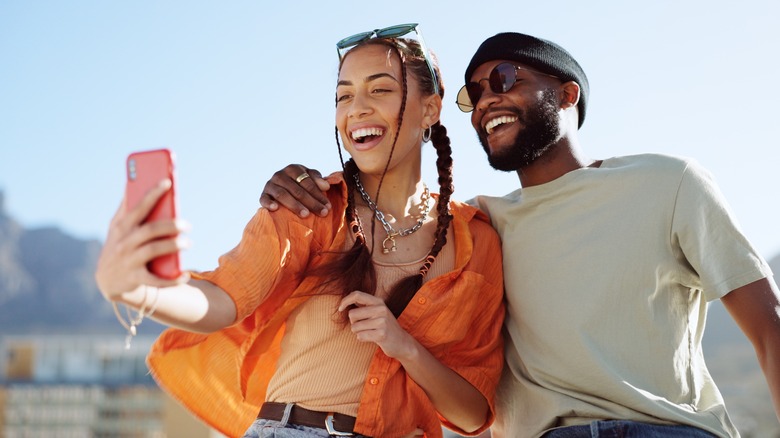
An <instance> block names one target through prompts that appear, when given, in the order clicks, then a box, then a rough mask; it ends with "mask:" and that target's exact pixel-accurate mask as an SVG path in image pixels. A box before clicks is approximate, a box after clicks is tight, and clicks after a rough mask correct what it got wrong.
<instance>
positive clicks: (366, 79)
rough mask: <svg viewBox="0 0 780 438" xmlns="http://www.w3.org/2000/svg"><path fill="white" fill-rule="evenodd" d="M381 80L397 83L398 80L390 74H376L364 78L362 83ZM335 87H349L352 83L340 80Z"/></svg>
mask: <svg viewBox="0 0 780 438" xmlns="http://www.w3.org/2000/svg"><path fill="white" fill-rule="evenodd" d="M381 78H390V79H392V80H393V81H394V82H398V79H396V78H395V76H393V75H391V74H390V73H376V74H373V75H370V76H367V77H366V78H365V79H364V80H363V82H371V81H375V80H377V79H381ZM336 85H337V86H342V85H343V86H349V85H352V81H348V80H345V79H342V80H340V81H338V82H337V83H336Z"/></svg>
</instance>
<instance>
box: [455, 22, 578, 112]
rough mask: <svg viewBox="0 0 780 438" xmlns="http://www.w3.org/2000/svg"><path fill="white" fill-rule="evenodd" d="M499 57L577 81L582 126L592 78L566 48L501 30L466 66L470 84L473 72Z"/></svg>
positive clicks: (478, 50) (480, 47) (489, 39)
mask: <svg viewBox="0 0 780 438" xmlns="http://www.w3.org/2000/svg"><path fill="white" fill-rule="evenodd" d="M499 59H503V60H507V61H515V62H519V63H521V64H524V65H527V66H529V67H532V68H534V69H536V70H538V71H540V72H542V73H547V74H550V75H553V76H557V77H558V78H560V79H561V80H563V81H564V82H568V81H574V82H576V83H577V85H579V86H580V102H579V103H578V104H577V109H578V114H579V125H578V126H582V122H583V121H584V120H585V108H586V107H587V104H588V89H589V87H588V77H587V76H585V72H584V71H582V67H580V65H579V64H578V63H577V61H576V60H575V59H574V58H573V57H572V56H571V55H570V54H569V52H567V51H566V50H565V49H564V48H563V47H561V46H559V45H557V44H555V43H553V42H552V41H547V40H543V39H541V38H536V37H532V36H530V35H524V34H522V33H515V32H506V33H499V34H497V35H495V36H492V37H490V38H488V39H486V40H485V42H484V43H482V45H481V46H479V49H477V53H475V54H474V57H472V58H471V62H470V63H469V66H468V67H467V68H466V75H465V77H466V83H468V82H469V81H471V75H472V74H474V70H476V69H477V67H479V66H480V65H481V64H484V63H485V62H488V61H495V60H499ZM475 103H476V102H475Z"/></svg>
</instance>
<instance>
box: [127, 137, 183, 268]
mask: <svg viewBox="0 0 780 438" xmlns="http://www.w3.org/2000/svg"><path fill="white" fill-rule="evenodd" d="M174 158H175V157H174V154H173V152H171V151H170V150H168V149H156V150H150V151H141V152H133V153H131V154H130V155H129V156H128V157H127V166H126V167H127V183H126V185H125V198H126V200H127V208H128V209H130V208H134V207H135V206H136V205H138V203H139V202H141V200H142V199H143V197H144V196H146V194H147V193H149V190H151V189H152V188H153V187H155V186H156V185H157V184H159V183H160V181H162V180H164V179H166V178H167V179H170V180H171V183H172V185H171V189H170V190H168V191H167V192H166V193H165V194H164V195H163V196H162V198H160V200H159V201H158V202H157V205H155V206H154V208H153V209H152V211H151V212H150V213H149V215H148V216H147V217H146V219H144V223H146V222H153V221H156V220H160V219H175V218H176V179H175V172H174ZM147 268H148V269H149V271H150V272H151V273H153V274H154V275H157V276H158V277H161V278H166V279H173V278H177V277H178V276H179V275H181V267H180V261H179V252H178V251H177V252H175V253H171V254H165V255H162V256H160V257H157V258H155V259H154V260H152V261H151V262H149V264H148V265H147Z"/></svg>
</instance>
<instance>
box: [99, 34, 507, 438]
mask: <svg viewBox="0 0 780 438" xmlns="http://www.w3.org/2000/svg"><path fill="white" fill-rule="evenodd" d="M410 33H414V34H416V35H417V36H418V40H414V39H410V38H401V37H402V36H405V35H407V34H410ZM418 41H420V42H419V43H418ZM338 46H339V54H340V57H341V62H340V67H339V78H338V84H337V89H336V95H337V96H336V125H337V126H336V128H337V138H336V140H337V143H338V139H339V137H340V138H341V142H342V143H343V146H344V149H345V150H346V151H347V152H348V153H349V154H350V156H351V157H352V158H351V159H350V160H349V161H348V162H346V163H344V168H343V178H341V175H334V176H332V177H331V178H330V180H329V182H330V183H331V189H330V190H329V191H328V193H327V196H328V199H329V202H330V203H331V204H332V205H333V206H334V209H335V211H339V212H341V214H336V215H330V216H328V217H327V218H321V217H309V218H305V219H301V218H299V217H298V216H297V215H295V214H292V213H289V212H287V211H278V212H274V213H270V212H269V211H268V210H265V209H260V210H259V211H258V213H257V214H256V215H255V217H254V218H252V220H251V221H250V222H249V224H248V225H247V227H246V229H245V232H244V236H243V238H242V240H241V242H240V243H239V244H238V246H237V247H236V248H234V249H233V250H232V251H230V252H229V253H227V254H225V255H224V256H223V257H221V258H220V264H219V267H218V268H217V269H216V270H214V271H212V272H206V273H192V274H191V278H190V277H189V275H183V276H182V277H181V278H179V279H177V280H174V281H166V280H163V279H160V278H157V277H154V276H152V275H151V274H149V273H148V271H147V270H146V267H145V266H146V263H147V262H148V261H149V260H151V259H152V258H154V257H155V256H158V255H160V254H164V253H170V252H172V251H175V250H178V249H180V248H181V247H182V244H181V243H180V242H179V240H178V239H177V238H175V237H173V238H171V237H169V238H165V237H164V236H171V235H174V234H178V233H180V232H181V231H182V230H181V229H180V227H179V226H178V225H177V224H176V223H174V222H156V223H152V224H146V225H142V224H141V222H142V219H143V218H144V217H145V216H146V214H147V213H148V212H149V210H150V209H151V208H152V206H153V205H154V203H155V201H156V200H157V199H158V198H159V197H160V196H161V195H162V194H163V193H164V192H165V191H166V190H167V188H168V184H167V183H161V185H160V186H159V187H157V188H156V189H154V190H153V191H151V192H150V193H149V195H148V196H147V197H146V198H145V199H144V201H143V202H142V203H141V204H140V205H139V207H138V208H136V209H133V210H130V211H125V210H124V209H122V208H120V211H119V212H118V213H117V215H116V217H115V218H114V220H113V221H112V224H111V227H110V230H109V235H108V238H107V240H106V244H105V247H104V249H103V253H102V254H101V257H100V260H99V263H98V270H97V274H96V278H97V280H98V285H99V287H100V289H101V291H102V292H103V294H104V295H105V297H106V298H107V299H108V300H110V301H112V302H115V303H116V302H119V303H123V304H125V305H127V306H129V307H131V308H134V309H139V315H140V316H143V314H144V313H145V312H146V313H149V312H150V311H149V310H148V309H149V308H153V309H154V318H155V319H156V320H158V321H160V322H162V323H165V324H168V325H171V326H173V327H176V328H173V329H170V330H168V331H166V332H165V333H163V335H162V336H161V337H160V339H159V340H158V341H157V343H156V344H155V346H154V347H153V349H152V352H151V353H150V355H149V358H148V362H149V365H150V368H151V370H152V373H153V375H154V377H155V378H156V379H157V381H158V382H159V383H160V385H161V386H162V387H163V388H165V389H166V390H167V391H169V392H170V393H171V394H172V395H173V396H174V397H175V398H176V399H177V400H179V401H181V402H182V403H183V404H184V405H185V406H187V407H188V408H189V409H190V410H191V411H192V412H193V413H194V414H195V415H196V416H198V417H199V418H201V419H202V420H203V421H205V422H207V423H208V424H210V425H211V426H212V427H214V428H216V429H218V430H219V431H221V432H223V433H225V434H227V435H229V436H240V435H241V434H242V433H243V432H244V431H246V434H245V436H247V437H255V436H263V437H265V436H269V437H270V436H332V435H337V436H338V435H344V434H345V435H347V436H374V437H380V436H381V437H395V436H419V435H422V433H424V434H425V436H432V437H438V436H442V431H441V425H442V424H444V425H445V426H447V427H449V428H451V429H453V430H455V431H457V432H459V433H461V434H477V433H480V432H482V431H483V430H485V429H486V428H487V427H488V426H489V425H490V423H491V422H492V419H493V395H494V391H495V386H496V384H497V382H498V378H499V374H500V370H501V366H502V359H503V358H502V341H501V336H500V328H501V324H502V321H503V304H502V289H503V284H502V272H501V260H500V251H499V249H500V247H499V241H498V238H497V236H496V234H495V232H494V231H493V229H492V227H490V225H489V223H487V222H486V219H485V218H484V217H483V216H482V215H481V214H478V212H477V210H475V209H474V208H471V207H468V206H465V205H462V204H458V203H455V202H451V201H450V200H449V196H450V194H451V193H452V184H451V162H452V160H451V157H450V152H451V150H450V144H449V143H450V142H449V138H448V137H447V134H446V130H445V128H444V127H443V126H442V125H441V124H440V123H439V115H440V111H441V97H442V95H443V88H442V86H441V83H440V81H439V80H438V78H437V73H436V72H437V69H436V67H434V64H433V60H432V59H431V58H430V57H429V56H427V54H426V50H425V48H424V44H422V43H421V39H419V33H418V32H417V30H416V25H401V26H394V27H391V28H387V29H383V30H377V31H374V32H367V33H364V34H359V35H356V36H354V37H350V38H345V39H344V40H342V41H340V42H339V44H338ZM429 139H430V140H431V141H432V142H433V145H434V146H435V148H436V150H437V154H438V160H437V167H438V169H439V183H440V192H441V194H440V195H438V196H437V195H434V194H431V193H430V192H429V190H428V189H427V187H425V184H424V183H423V182H422V181H421V169H420V167H421V154H422V150H421V149H422V148H421V143H422V141H423V140H426V141H427V140H429ZM339 154H341V148H339ZM342 162H343V158H342ZM306 178H307V175H306V174H302V175H300V176H299V177H298V181H299V182H301V181H303V180H305V179H306ZM380 195H381V196H380ZM160 239H162V240H160ZM431 242H433V244H431ZM147 286H153V287H156V288H160V289H155V288H150V289H151V291H149V290H147Z"/></svg>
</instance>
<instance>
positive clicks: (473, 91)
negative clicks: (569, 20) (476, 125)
mask: <svg viewBox="0 0 780 438" xmlns="http://www.w3.org/2000/svg"><path fill="white" fill-rule="evenodd" d="M518 70H525V71H529V72H531V73H536V74H539V75H544V76H550V77H551V78H556V79H557V78H558V76H555V75H550V74H547V73H542V72H538V71H535V70H530V69H527V68H525V67H520V66H518V65H514V64H511V63H509V62H502V63H501V64H498V65H497V66H495V67H494V68H493V70H491V71H490V74H489V75H488V78H487V79H481V80H480V81H479V82H469V83H468V84H466V85H464V86H463V87H461V89H460V91H458V97H457V98H456V99H455V101H456V103H457V104H458V108H460V110H461V111H463V112H464V113H470V112H472V111H474V105H476V104H477V102H479V98H480V97H482V85H481V83H482V81H485V80H487V81H488V85H489V86H490V91H492V92H493V93H506V92H507V91H509V90H511V89H512V87H514V86H515V83H516V82H517V71H518Z"/></svg>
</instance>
